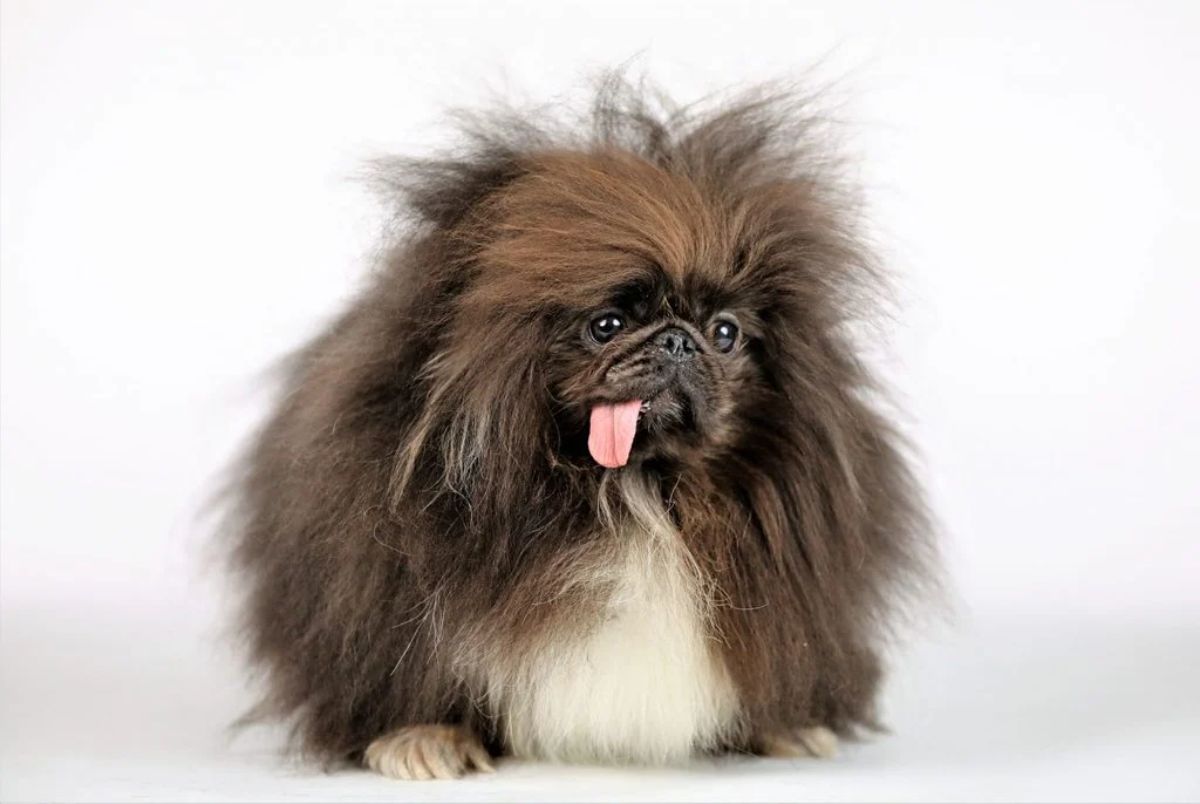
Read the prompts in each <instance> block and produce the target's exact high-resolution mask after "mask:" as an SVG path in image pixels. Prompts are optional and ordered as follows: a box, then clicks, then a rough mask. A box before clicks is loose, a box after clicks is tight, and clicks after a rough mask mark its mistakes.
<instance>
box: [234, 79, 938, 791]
mask: <svg viewBox="0 0 1200 804" xmlns="http://www.w3.org/2000/svg"><path fill="white" fill-rule="evenodd" d="M656 98H658V96H656V95H654V93H651V92H646V91H643V90H642V89H640V88H638V87H635V86H633V85H631V84H630V83H629V82H628V81H626V80H625V79H623V78H621V77H619V76H618V77H612V78H609V79H607V80H605V81H603V82H602V84H601V86H600V88H599V90H598V91H597V93H596V99H595V102H594V105H593V106H592V108H590V110H589V111H588V112H587V113H586V114H584V115H582V116H580V117H577V118H573V117H570V116H567V117H566V118H565V119H561V120H559V121H558V122H554V121H553V120H549V119H546V116H545V115H538V114H526V115H522V114H520V113H518V112H512V111H501V112H497V113H484V114H481V115H476V116H474V117H470V118H466V119H465V122H464V123H463V126H464V128H463V131H464V139H463V144H462V147H461V148H460V149H459V150H458V151H456V152H454V153H451V154H449V155H445V156H442V157H436V158H430V159H394V160H390V161H386V162H385V163H381V164H380V165H379V166H378V169H377V173H376V175H377V176H378V177H379V179H380V181H381V182H382V183H383V184H385V185H386V186H387V187H388V188H390V190H391V191H393V193H394V196H395V197H396V198H397V199H398V202H397V204H398V206H397V209H398V210H399V212H398V218H397V219H398V221H399V222H400V224H401V225H400V226H399V227H398V231H399V234H398V235H397V236H396V237H395V238H394V239H393V241H392V242H390V243H389V246H388V248H387V250H386V256H385V257H384V258H383V259H382V261H381V265H380V266H379V269H378V271H376V272H375V274H374V275H373V276H372V277H371V278H370V281H369V282H368V283H367V285H366V286H365V287H364V288H363V289H362V291H361V292H360V293H359V294H358V295H357V297H356V298H355V299H354V300H353V302H352V303H350V304H349V306H348V308H347V309H346V310H344V311H343V312H342V314H341V315H340V317H338V318H337V319H336V320H335V321H334V322H333V323H332V324H331V325H330V326H328V327H327V328H326V329H325V330H324V331H323V332H322V333H321V334H320V335H319V336H318V337H316V338H315V339H314V340H313V341H312V342H311V343H309V344H308V345H307V346H305V347H303V348H302V349H301V350H299V351H298V352H297V353H296V354H294V355H293V356H292V357H291V358H290V360H289V362H288V364H287V372H286V380H285V381H284V389H283V393H282V394H281V396H280V397H279V401H278V403H277V405H276V408H275V410H274V412H273V414H272V416H271V418H270V419H269V421H268V422H267V423H266V425H265V426H264V427H263V429H262V430H261V431H260V433H259V434H258V435H257V437H256V439H255V441H254V442H253V444H252V445H251V447H250V448H249V450H248V453H247V456H246V460H245V463H244V464H243V468H242V472H241V474H240V476H239V478H238V480H237V482H236V487H235V497H236V505H235V509H234V510H235V514H236V518H235V525H234V526H233V527H232V528H231V531H230V532H231V535H232V539H233V544H232V561H233V564H234V566H235V567H236V569H237V573H238V576H239V578H240V580H241V583H242V586H243V588H244V590H245V607H244V619H243V627H244V632H245V636H246V640H247V642H248V645H249V652H250V654H251V656H252V659H253V661H254V663H255V664H256V665H257V666H259V667H260V668H262V670H263V672H264V675H265V682H266V694H265V697H264V699H263V702H262V704H261V706H260V707H259V708H258V709H257V710H256V714H257V715H263V716H275V717H281V718H286V719H288V720H290V722H291V723H292V724H293V726H294V729H295V735H296V738H297V741H298V743H299V744H300V746H301V747H302V749H303V750H305V751H306V752H307V753H308V754H309V755H311V756H314V757H317V758H320V759H322V760H325V761H333V762H338V761H345V760H349V761H352V762H361V763H365V764H366V765H368V766H369V767H371V768H373V769H374V770H376V771H379V772H381V773H383V774H386V775H388V776H392V777H397V778H401V779H430V778H438V779H441V778H453V777H457V776H460V775H462V774H463V773H466V772H469V771H490V770H492V769H493V767H494V761H495V757H497V756H501V755H504V754H510V755H515V756H518V757H527V758H534V759H540V760H548V761H559V762H572V763H633V764H652V765H653V764H677V763H683V762H686V761H688V760H689V759H690V758H692V757H695V756H698V755H708V754H717V753H722V752H754V753H760V754H768V755H776V756H798V755H813V756H830V755H832V754H833V753H834V751H835V750H836V748H837V745H838V739H839V737H842V738H845V737H852V736H854V735H855V734H858V733H860V732H861V731H862V730H863V729H874V728H877V727H878V725H879V723H878V717H877V713H876V705H875V700H876V695H877V691H878V688H879V684H880V679H881V675H882V662H881V646H882V644H883V640H884V639H885V638H886V635H887V633H888V631H887V629H888V624H889V622H891V621H892V619H893V618H892V615H893V614H894V613H895V612H896V610H897V609H898V608H899V607H900V606H901V602H902V600H903V599H904V598H905V597H906V595H907V594H908V592H909V591H910V590H912V589H914V588H915V587H916V586H917V585H919V582H920V580H921V578H923V577H926V576H927V575H928V569H929V566H930V562H931V558H930V547H929V540H928V538H927V534H928V530H929V529H928V527H927V524H926V517H925V515H924V513H923V506H922V502H921V495H920V493H919V489H918V487H917V484H916V483H915V482H914V479H913V476H912V473H911V470H910V468H909V465H908V459H907V458H906V448H905V446H904V444H903V442H902V440H901V439H900V437H899V436H898V435H897V433H896V430H895V428H894V427H893V425H892V424H891V423H890V421H889V418H888V416H887V415H886V414H885V405H884V403H883V399H884V398H883V397H882V396H881V394H880V392H879V389H878V387H877V383H876V382H875V381H874V379H873V377H872V376H871V373H870V372H869V370H868V369H867V367H866V366H865V364H864V362H863V361H862V359H861V357H860V354H859V346H858V345H857V344H856V341H855V338H854V337H853V335H852V332H851V330H852V328H853V326H854V325H855V324H856V322H859V321H861V320H863V318H864V316H866V317H868V319H869V316H870V315H872V312H871V311H872V309H873V308H872V306H871V300H872V299H874V298H876V297H877V296H878V293H877V291H878V290H879V288H880V287H881V279H880V271H879V270H878V269H877V267H876V265H875V261H874V260H873V258H872V256H871V255H870V253H869V251H868V250H867V249H866V248H865V247H864V243H863V238H862V237H861V235H860V229H859V226H860V223H859V221H858V217H857V214H856V212H855V209H856V204H855V198H854V194H853V192H851V191H850V190H849V189H848V188H847V186H846V183H845V182H844V181H842V180H841V179H840V178H839V169H838V165H839V161H838V160H837V159H836V158H835V157H834V156H833V154H832V152H831V151H830V149H829V147H828V142H827V141H826V137H825V135H824V134H822V126H821V125H820V123H819V118H818V117H816V116H814V115H813V114H812V113H811V112H810V111H809V101H806V100H804V99H803V97H801V98H800V99H799V100H797V96H795V95H793V94H788V93H776V92H771V91H768V90H763V89H760V90H753V91H751V92H749V93H744V94H741V95H738V96H737V97H735V98H733V99H731V100H728V101H726V102H725V103H723V104H720V105H718V106H716V107H712V106H711V105H710V106H701V107H695V106H693V107H677V106H671V105H670V104H669V103H668V102H666V101H661V100H656Z"/></svg>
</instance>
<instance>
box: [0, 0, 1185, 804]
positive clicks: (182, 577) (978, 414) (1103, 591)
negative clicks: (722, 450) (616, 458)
mask: <svg viewBox="0 0 1200 804" xmlns="http://www.w3.org/2000/svg"><path fill="white" fill-rule="evenodd" d="M0 13H2V15H3V16H2V19H0V36H2V41H0V59H2V63H0V98H2V103H3V107H2V110H0V127H2V128H0V171H2V172H0V181H2V184H0V188H2V204H0V264H2V268H3V275H2V279H3V285H2V288H0V301H2V305H3V307H2V311H0V327H2V330H0V348H2V353H0V370H2V372H3V373H2V377H0V393H2V397H0V427H2V431H0V441H2V450H0V459H2V466H0V482H2V489H0V516H2V520H0V528H2V530H0V539H2V540H0V707H2V708H0V729H2V742H0V798H3V799H4V800H13V799H39V800H45V799H78V798H95V799H118V798H131V797H136V796H140V797H145V798H151V799H168V798H170V799H259V800H279V799H285V798H294V799H305V798H309V799H333V798H360V799H362V798H375V799H379V800H384V799H386V800H398V799H405V798H412V797H443V798H444V797H455V796H457V797H464V798H494V799H500V798H516V799H522V800H535V799H547V800H548V799H554V798H563V797H570V796H574V797H584V798H586V797H593V798H621V797H632V798H650V797H654V796H659V797H668V798H670V797H674V798H707V799H713V800H719V799H729V798H735V797H736V798H762V799H767V798H814V799H820V798H823V799H831V798H837V799H859V800H862V799H899V798H917V799H953V798H959V799H961V798H977V799H978V798H982V799H1042V800H1045V799H1051V798H1060V799H1061V798H1067V799H1072V798H1073V799H1088V800H1096V799H1102V798H1113V799H1122V798H1139V799H1146V798H1153V799H1171V798H1174V799H1192V800H1194V799H1196V798H1197V797H1200V772H1198V771H1197V770H1196V765H1195V763H1196V757H1197V756H1198V755H1200V695H1197V693H1196V691H1195V689H1194V683H1193V681H1192V678H1193V677H1194V675H1195V673H1196V670H1197V668H1198V667H1200V592H1198V591H1197V589H1198V583H1200V546H1198V539H1200V488H1198V487H1200V469H1198V468H1197V467H1198V466H1200V414H1198V413H1197V407H1198V402H1200V234H1198V232H1200V157H1198V156H1197V153H1198V151H1200V148H1198V147H1197V143H1198V142H1200V104H1197V103H1196V97H1195V94H1196V81H1197V78H1198V77H1200V54H1198V49H1197V47H1196V42H1197V39H1198V38H1200V5H1197V4H1195V3H1192V2H1179V3H1165V2H1163V3H1121V4H1115V3H1086V4H1084V3H1078V4H1074V3H1073V4H1059V3H1029V4H1024V3H1003V4H1000V3H997V4H988V5H984V4H973V3H960V2H945V3H916V4H914V3H906V4H895V3H886V2H879V3H867V2H842V1H840V0H839V1H835V0H823V1H822V2H811V3H797V2H793V1H791V0H789V1H788V2H760V3H748V2H736V3H735V2H730V3H727V4H721V3H714V2H696V1H695V0H679V1H676V0H672V1H671V2H659V3H648V2H637V1H631V0H607V1H606V2H601V3H596V2H590V3H584V2H575V1H574V0H571V1H569V2H545V3H522V4H517V3H505V2H496V0H479V1H478V2H437V3H426V2H410V3H403V2H366V0H357V1H356V2H354V3H336V2H332V0H330V2H277V3H267V2H249V3H246V2H203V3H182V2H180V3H162V2H152V1H151V0H147V1H146V2H133V1H131V0H120V2H118V1H117V0H107V2H62V1H61V0H54V1H53V2H34V1H33V0H5V2H4V4H3V6H2V12H0ZM631 57H636V58H635V61H634V69H635V72H638V71H644V72H646V73H647V74H649V75H650V76H652V77H653V78H654V79H655V80H657V81H659V82H660V83H662V84H663V85H665V86H666V87H667V88H668V89H670V90H671V91H672V92H673V93H674V94H675V95H676V96H677V97H679V98H682V99H694V98H696V97H699V96H700V95H703V94H706V93H708V92H711V91H713V90H715V89H719V88H722V87H728V86H730V85H744V84H748V83H752V82H755V81H758V80H763V79H770V78H779V77H788V76H796V75H798V74H801V73H803V72H805V71H807V70H808V69H809V68H810V67H811V65H812V64H813V63H814V62H816V61H818V60H820V61H821V66H820V67H818V68H816V69H815V71H814V80H816V81H819V82H822V83H824V82H828V81H831V80H834V81H836V89H835V90H834V95H833V97H835V98H836V99H839V100H841V101H842V104H843V105H842V106H841V107H840V111H839V114H840V116H841V117H842V118H843V119H844V120H845V121H846V122H847V124H848V127H849V128H848V148H849V149H850V150H851V152H852V153H854V154H855V155H856V156H857V157H858V159H859V165H860V167H861V173H860V178H861V181H862V183H863V184H864V186H865V188H866V190H867V199H868V202H869V205H870V211H871V215H872V218H873V220H874V222H875V225H876V231H875V232H874V237H875V239H876V240H877V242H878V243H879V248H880V251H881V252H882V253H883V254H884V255H885V257H886V260H887V262H888V264H889V265H890V266H891V268H892V269H893V270H894V271H895V272H896V273H897V274H898V276H899V277H900V283H899V290H898V297H899V301H900V313H899V314H898V316H897V319H896V321H895V322H894V323H893V324H891V325H889V327H888V328H887V331H888V334H889V339H888V341H887V343H886V344H885V345H884V347H883V348H882V349H880V350H879V362H880V364H881V365H882V366H883V368H884V370H885V371H886V372H887V373H888V375H889V376H890V377H891V378H893V381H894V383H895V384H896V385H897V386H898V388H899V391H900V396H901V398H902V399H903V401H904V404H905V407H906V408H907V410H908V411H909V412H910V417H911V421H910V422H909V430H910V432H911V433H912V435H913V437H914V439H915V441H916V442H917V443H918V445H919V446H920V448H921V451H922V453H923V467H922V472H923V475H924V476H925V477H926V479H927V481H928V484H929V489H930V496H931V501H932V504H933V507H934V509H935V511H936V513H937V515H938V517H939V519H940V521H941V523H942V526H943V530H944V532H945V537H944V544H945V552H946V555H947V563H948V566H949V569H950V574H951V577H952V578H953V582H954V592H955V595H956V597H957V601H958V603H957V611H956V613H955V615H954V617H953V620H952V622H950V623H940V624H936V625H935V626H933V627H931V628H929V629H927V630H926V631H925V632H924V636H923V637H921V638H920V639H917V640H915V641H914V642H913V643H912V647H911V648H910V650H908V651H907V652H905V653H903V654H901V655H900V656H899V657H898V659H897V671H896V674H895V676H894V681H893V683H892V685H891V686H890V687H889V689H888V695H887V698H886V707H885V708H886V711H887V712H888V713H889V719H890V721H891V723H892V725H893V727H894V729H895V731H896V734H895V735H894V736H892V737H888V738H884V739H881V740H878V741H874V742H871V743H869V744H865V745H859V746H853V747H851V748H849V749H848V750H847V751H846V752H844V753H843V756H842V757H841V758H839V759H838V760H837V761H835V762H833V763H829V764H824V765H822V764H817V763H812V762H808V763H786V762H778V761H757V762H755V761H746V762H736V763H722V764H718V765H702V766H699V767H697V768H695V769H691V770H674V771H654V772H649V771H647V772H638V771H616V770H601V769H563V768H543V767H538V766H533V765H517V764H515V763H509V764H507V765H506V766H504V768H503V769H502V772H501V774H500V775H499V776H497V777H493V778H488V779H473V780H467V781H464V782H462V783H455V784H444V785H440V786H437V785H434V786H415V787H414V786H412V785H408V786H405V785H400V784H398V783H394V782H389V781H386V780H383V779H381V778H377V777H373V776H370V775H367V774H365V773H355V772H347V773H341V774H336V775H332V776H325V775H320V774H319V773H317V774H314V773H313V772H311V771H310V770H306V769H301V768H293V767H291V766H288V765H284V764H281V763H280V762H279V761H278V760H277V759H276V758H275V756H274V754H273V753H272V750H273V747H274V746H275V745H276V744H277V738H278V735H276V734H273V733H271V732H266V733H257V734H251V735H249V736H245V737H243V738H240V739H238V740H235V741H233V742H232V743H230V742H228V741H227V740H226V737H225V735H224V733H223V732H222V729H223V727H224V725H225V724H226V723H227V722H228V721H229V720H231V719H232V718H233V717H234V716H236V715H237V714H238V713H239V708H240V707H241V706H242V705H244V703H245V702H246V700H247V697H246V692H245V689H244V683H243V677H242V676H243V674H242V673H241V671H240V670H239V667H238V665H237V662H236V659H235V658H234V657H233V655H232V653H231V651H230V650H229V649H228V648H227V647H225V646H223V643H222V642H221V641H220V633H219V632H220V622H221V615H220V613H219V611H220V607H219V605H218V603H217V597H218V595H217V591H218V590H217V584H216V582H215V581H214V580H213V578H212V576H211V574H210V575H205V574H204V573H203V571H202V570H203V565H204V563H205V552H204V542H205V538H206V536H205V534H206V530H207V529H208V528H209V526H210V524H211V523H208V522H206V521H204V520H203V519H201V518H198V514H197V512H198V511H199V510H200V509H201V508H202V506H203V503H204V500H205V497H206V495H207V494H209V493H210V492H211V491H212V488H213V479H214V477H215V476H216V475H217V473H218V472H219V471H220V469H221V468H222V466H223V465H224V464H225V462H226V461H227V460H228V459H229V457H230V456H231V455H232V454H233V451H234V449H235V448H236V446H237V444H238V443H239V442H240V440H241V439H242V438H243V437H244V436H245V434H246V433H247V432H249V429H250V428H251V427H252V426H253V423H254V422H256V421H257V420H258V419H259V418H260V417H261V416H262V414H263V412H264V410H265V406H266V402H267V395H266V394H265V393H264V392H263V390H262V385H261V382H260V381H259V373H260V372H261V371H262V369H264V368H265V367H267V366H268V365H269V364H270V363H271V361H272V360H273V359H274V358H276V357H277V356H278V355H280V354H281V353H282V352H284V351H285V350H287V349H289V348H291V347H292V346H294V345H295V344H296V343H298V342H299V341H300V340H301V339H302V338H304V337H305V336H307V335H309V334H310V333H312V332H313V331H314V329H315V328H316V327H317V326H318V325H319V323H320V322H321V321H322V320H324V319H325V317H327V316H329V315H330V314H331V313H332V312H333V311H335V310H336V309H337V308H338V305H339V303H340V302H341V301H342V300H344V299H345V298H346V297H347V295H348V293H349V292H350V291H351V290H352V289H353V288H354V286H355V284H356V282H357V280H358V279H359V278H360V277H361V276H362V275H363V273H364V272H365V270H366V268H367V265H368V264H369V260H370V256H371V249H372V246H373V244H374V242H375V238H376V235H377V233H378V231H379V229H380V225H381V221H382V213H381V210H380V209H379V208H378V207H377V206H376V205H375V203H374V202H373V200H372V199H371V197H370V196H369V194H368V193H367V192H366V191H365V190H364V189H363V188H362V187H361V186H360V185H359V184H358V183H356V182H355V181H354V179H353V176H354V174H355V173H356V171H357V170H358V168H359V165H360V163H361V161H362V160H363V159H364V158H367V157H370V156H373V155H377V154H380V153H389V152H406V153H414V152H415V153H420V152H422V151H423V150H424V149H427V148H429V147H430V146H433V145H437V144H439V143H444V142H445V141H446V137H447V129H446V127H445V126H444V125H442V122H441V121H442V112H443V111H444V110H445V109H446V108H447V107H449V106H455V105H471V104H472V103H474V102H477V101H479V100H480V99H482V98H486V97H487V96H488V95H489V94H490V93H500V94H503V95H505V96H507V97H515V98H529V99H533V100H541V101H544V100H547V99H553V98H556V97H560V96H561V95H562V94H563V93H564V92H568V91H570V90H573V89H577V88H578V87H580V85H581V84H582V82H583V81H584V79H586V77H587V75H588V74H589V73H590V72H592V71H594V70H596V69H598V68H602V67H606V66H612V65H614V64H618V63H621V62H624V61H626V60H628V59H630V58H631ZM281 289H283V290H282V292H281Z"/></svg>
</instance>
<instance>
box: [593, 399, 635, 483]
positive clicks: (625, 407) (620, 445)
mask: <svg viewBox="0 0 1200 804" xmlns="http://www.w3.org/2000/svg"><path fill="white" fill-rule="evenodd" d="M641 407H642V400H640V399H631V400H629V401H628V402H619V403H617V404H615V405H596V407H594V408H592V423H591V428H590V429H589V431H588V452H590V453H592V457H593V458H595V459H596V463H598V464H600V465H601V466H605V467H608V468H609V469H616V468H617V467H618V466H624V465H625V463H626V462H627V461H628V460H629V450H630V449H632V448H633V437H634V436H635V435H637V420H638V411H639V410H640V409H641Z"/></svg>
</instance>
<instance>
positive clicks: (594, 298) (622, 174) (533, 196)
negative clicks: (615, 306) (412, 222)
mask: <svg viewBox="0 0 1200 804" xmlns="http://www.w3.org/2000/svg"><path fill="white" fill-rule="evenodd" d="M524 166H525V172H524V173H523V174H522V175H521V176H520V177H519V178H517V179H515V180H514V181H513V182H512V183H511V184H509V185H508V186H506V187H504V188H502V189H500V190H499V191H497V192H496V193H495V194H494V195H493V196H492V197H490V198H489V199H487V201H485V202H484V203H482V204H481V205H480V207H479V209H478V210H477V212H476V214H475V215H474V216H473V217H472V219H471V222H470V224H469V225H468V226H467V227H465V228H466V233H467V236H468V237H469V238H470V239H472V240H473V241H475V242H481V243H482V244H483V245H482V247H481V248H480V249H479V250H478V252H477V261H478V262H477V265H478V267H479V269H480V270H481V271H482V272H486V274H487V275H488V276H487V280H486V282H485V283H482V284H486V285H487V288H488V298H487V303H488V304H489V305H494V304H496V303H497V302H501V301H508V302H514V303H519V304H520V306H528V307H531V308H544V307H545V305H546V304H548V303H551V304H553V303H559V304H569V305H575V306H592V307H599V306H601V305H603V304H605V302H606V301H607V300H608V297H609V296H610V295H611V293H612V290H613V288H614V287H618V286H621V285H625V284H628V283H632V282H638V281H649V282H654V281H658V280H659V279H665V281H666V282H667V283H668V284H669V286H670V287H671V288H672V289H673V290H674V291H676V292H679V293H682V294H684V295H687V296H692V295H695V294H703V293H709V294H716V295H724V296H726V297H730V298H734V297H736V296H737V295H738V293H739V292H740V291H744V290H745V289H746V288H748V287H752V288H754V290H756V291H761V290H762V289H763V285H762V278H760V277H753V276H742V275H741V274H743V272H747V271H748V272H750V273H753V272H754V271H755V269H758V268H760V267H761V266H762V265H763V263H764V260H765V259H766V258H774V259H776V261H786V260H787V259H788V258H789V256H790V255H789V253H788V252H789V251H796V250H798V248H802V246H803V244H804V242H805V232H804V228H805V227H804V222H805V219H806V217H807V215H808V213H807V210H806V206H808V204H807V202H806V198H805V188H804V185H803V184H802V183H799V182H795V181H791V180H788V179H786V178H785V179H780V180H776V181H772V182H769V183H762V184H752V185H750V186H741V185H739V184H737V183H728V182H727V183H721V182H720V181H719V180H718V177H712V176H705V175H703V174H700V175H696V173H694V172H687V171H682V170H672V169H670V168H669V167H664V166H662V165H657V164H654V163H652V162H651V161H649V160H648V159H646V158H644V157H642V156H640V155H638V154H635V153H631V152H629V151H625V150H620V149H614V148H607V149H603V150H597V151H590V152H589V151H580V150H553V151H547V152H543V153H535V154H530V155H528V156H527V157H526V159H525V160H524ZM794 267H800V266H794ZM789 273H791V272H781V273H777V275H775V276H774V277H769V278H768V279H774V280H775V282H776V283H778V282H781V281H782V282H786V281H788V280H789V278H790V277H789ZM500 296H503V297H504V298H503V299H502V298H499V297H500Z"/></svg>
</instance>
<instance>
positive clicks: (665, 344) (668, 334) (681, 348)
mask: <svg viewBox="0 0 1200 804" xmlns="http://www.w3.org/2000/svg"><path fill="white" fill-rule="evenodd" d="M654 342H655V343H657V344H658V348H659V349H661V350H663V351H664V352H666V353H667V354H668V355H670V356H671V357H672V358H674V359H675V360H687V359H688V358H690V357H691V356H692V355H694V354H695V353H696V342H695V341H693V340H692V336H691V335H688V334H687V333H686V332H684V331H683V330H682V329H680V328H679V327H667V328H666V329H664V330H663V331H662V332H660V333H658V337H657V338H655V339H654Z"/></svg>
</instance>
